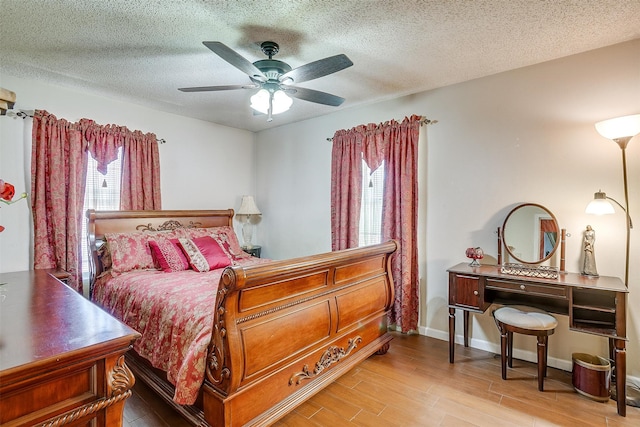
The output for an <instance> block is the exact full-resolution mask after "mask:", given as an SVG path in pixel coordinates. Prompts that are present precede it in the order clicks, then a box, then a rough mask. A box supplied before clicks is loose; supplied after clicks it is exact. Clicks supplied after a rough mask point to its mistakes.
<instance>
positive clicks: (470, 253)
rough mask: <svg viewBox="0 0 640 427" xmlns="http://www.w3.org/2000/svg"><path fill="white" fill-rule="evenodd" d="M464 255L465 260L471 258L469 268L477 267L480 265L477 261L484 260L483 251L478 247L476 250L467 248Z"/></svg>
mask: <svg viewBox="0 0 640 427" xmlns="http://www.w3.org/2000/svg"><path fill="white" fill-rule="evenodd" d="M465 255H466V256H467V258H471V260H472V261H471V264H469V266H470V267H477V266H479V265H480V263H479V262H478V260H479V259H482V258H484V251H483V250H482V248H481V247H479V246H478V247H477V248H467V250H466V252H465Z"/></svg>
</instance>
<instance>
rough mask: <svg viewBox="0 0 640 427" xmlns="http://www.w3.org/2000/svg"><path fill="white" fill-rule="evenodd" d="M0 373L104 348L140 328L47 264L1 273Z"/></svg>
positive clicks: (122, 343)
mask: <svg viewBox="0 0 640 427" xmlns="http://www.w3.org/2000/svg"><path fill="white" fill-rule="evenodd" d="M0 284H1V285H0V378H2V377H3V376H5V375H9V374H11V373H15V371H19V370H22V369H27V368H31V367H33V366H34V365H40V364H46V363H50V362H51V361H52V360H54V361H56V362H59V361H64V360H70V359H73V358H74V357H75V358H77V357H78V354H84V355H85V356H86V355H87V354H91V353H92V351H93V349H94V348H95V349H96V352H98V350H99V351H100V352H101V353H102V354H104V353H105V352H109V351H113V350H115V349H122V348H123V347H128V346H130V345H131V344H132V343H133V341H134V340H135V339H136V338H137V337H139V334H138V333H137V332H136V331H134V330H133V329H131V328H129V327H128V326H126V325H124V324H123V323H121V322H119V321H118V320H117V319H115V318H114V317H112V316H111V315H109V314H108V313H106V312H105V311H103V310H102V309H100V308H99V307H97V306H96V305H94V304H93V303H91V302H90V301H88V300H87V299H85V298H84V297H83V296H82V295H80V294H78V293H77V292H76V291H74V290H72V289H71V288H69V287H68V286H66V285H64V284H63V283H61V282H60V281H58V280H57V279H55V278H54V277H52V276H51V275H50V274H49V273H48V271H47V270H35V271H23V272H16V273H3V274H0Z"/></svg>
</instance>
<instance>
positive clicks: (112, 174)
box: [82, 150, 122, 273]
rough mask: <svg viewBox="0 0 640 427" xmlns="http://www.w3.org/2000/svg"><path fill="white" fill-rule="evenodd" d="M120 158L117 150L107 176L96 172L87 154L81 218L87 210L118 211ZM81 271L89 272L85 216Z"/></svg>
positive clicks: (119, 152) (96, 166)
mask: <svg viewBox="0 0 640 427" xmlns="http://www.w3.org/2000/svg"><path fill="white" fill-rule="evenodd" d="M121 158H122V150H118V158H117V159H116V160H114V161H112V162H111V163H109V166H108V168H107V174H106V175H102V174H101V173H100V172H98V162H96V161H95V160H94V159H93V157H91V155H90V154H89V163H88V165H87V182H86V188H85V192H84V207H83V209H82V215H83V216H84V215H86V212H87V210H88V209H96V210H113V211H115V210H118V209H120V176H121V164H122V161H121ZM82 271H83V272H85V273H86V272H88V271H89V251H88V248H87V219H86V216H84V217H83V221H82Z"/></svg>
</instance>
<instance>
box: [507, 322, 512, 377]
mask: <svg viewBox="0 0 640 427" xmlns="http://www.w3.org/2000/svg"><path fill="white" fill-rule="evenodd" d="M507 345H508V347H509V351H508V353H507V356H508V360H509V367H510V368H513V332H511V331H509V332H507Z"/></svg>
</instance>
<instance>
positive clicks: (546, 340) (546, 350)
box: [544, 335, 549, 378]
mask: <svg viewBox="0 0 640 427" xmlns="http://www.w3.org/2000/svg"><path fill="white" fill-rule="evenodd" d="M548 356H549V336H548V335H545V336H544V377H545V378H547V361H548V360H549V357H548Z"/></svg>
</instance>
